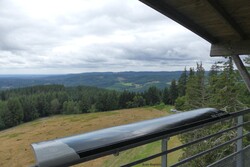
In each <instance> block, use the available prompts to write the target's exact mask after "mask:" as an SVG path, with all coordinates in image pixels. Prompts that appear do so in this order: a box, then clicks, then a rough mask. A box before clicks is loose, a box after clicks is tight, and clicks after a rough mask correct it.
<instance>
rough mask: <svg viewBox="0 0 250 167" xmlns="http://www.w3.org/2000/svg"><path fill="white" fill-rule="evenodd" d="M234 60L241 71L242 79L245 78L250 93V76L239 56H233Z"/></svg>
mask: <svg viewBox="0 0 250 167" xmlns="http://www.w3.org/2000/svg"><path fill="white" fill-rule="evenodd" d="M232 58H233V60H234V63H235V65H236V66H237V68H238V70H239V73H240V75H241V77H242V78H243V80H244V82H245V84H246V86H247V89H248V91H249V92H250V75H249V73H248V71H247V69H246V67H245V66H244V64H243V63H242V61H241V59H240V57H239V55H233V56H232Z"/></svg>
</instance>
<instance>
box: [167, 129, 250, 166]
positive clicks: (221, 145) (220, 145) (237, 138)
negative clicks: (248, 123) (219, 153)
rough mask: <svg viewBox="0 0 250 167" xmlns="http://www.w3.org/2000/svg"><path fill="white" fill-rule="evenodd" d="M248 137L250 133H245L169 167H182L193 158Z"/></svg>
mask: <svg viewBox="0 0 250 167" xmlns="http://www.w3.org/2000/svg"><path fill="white" fill-rule="evenodd" d="M248 135H250V132H248V133H246V134H244V135H242V136H240V137H236V138H234V139H231V140H229V141H226V142H224V143H222V144H219V145H217V146H215V147H213V148H211V149H207V150H205V151H202V152H200V153H198V154H195V155H193V156H190V157H189V158H186V159H184V160H181V161H180V162H178V163H176V164H174V165H172V166H171V167H177V166H180V165H182V164H185V163H186V162H189V161H192V160H193V159H195V158H198V157H200V156H202V155H204V154H207V153H209V152H211V151H214V150H216V149H218V148H220V147H223V146H225V145H227V144H230V143H233V142H234V141H237V140H239V139H242V138H243V137H246V136H248Z"/></svg>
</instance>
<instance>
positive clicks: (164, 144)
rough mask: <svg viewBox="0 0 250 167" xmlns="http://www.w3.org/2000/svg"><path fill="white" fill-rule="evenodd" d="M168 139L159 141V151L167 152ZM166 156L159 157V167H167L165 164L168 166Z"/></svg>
mask: <svg viewBox="0 0 250 167" xmlns="http://www.w3.org/2000/svg"><path fill="white" fill-rule="evenodd" d="M168 139H169V138H165V139H162V141H161V151H162V152H163V151H167V150H168ZM167 161H168V155H167V154H165V155H162V156H161V167H167V164H168V162H167Z"/></svg>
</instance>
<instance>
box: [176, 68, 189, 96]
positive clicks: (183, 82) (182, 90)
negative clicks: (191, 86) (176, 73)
mask: <svg viewBox="0 0 250 167" xmlns="http://www.w3.org/2000/svg"><path fill="white" fill-rule="evenodd" d="M187 78H188V76H187V69H186V67H185V69H184V71H183V72H182V74H181V76H180V78H179V80H178V96H179V97H182V96H185V95H186V87H187Z"/></svg>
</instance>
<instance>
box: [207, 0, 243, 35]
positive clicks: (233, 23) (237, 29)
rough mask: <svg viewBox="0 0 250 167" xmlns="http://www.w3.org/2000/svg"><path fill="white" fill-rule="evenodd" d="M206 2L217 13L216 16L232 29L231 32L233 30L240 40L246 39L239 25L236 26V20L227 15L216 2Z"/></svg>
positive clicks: (211, 0) (214, 0) (213, 0)
mask: <svg viewBox="0 0 250 167" xmlns="http://www.w3.org/2000/svg"><path fill="white" fill-rule="evenodd" d="M207 1H208V3H209V4H210V5H211V6H212V7H213V8H214V9H215V12H217V13H218V15H219V16H221V18H222V19H223V20H224V21H225V23H227V24H228V25H229V26H230V27H231V28H232V30H234V31H235V32H236V33H237V34H238V35H239V36H240V37H241V39H247V35H246V33H245V32H244V31H243V30H242V28H241V27H240V26H239V24H237V22H236V20H235V19H234V18H233V17H231V16H230V15H229V13H228V12H227V11H226V9H225V8H224V7H223V6H222V5H221V4H220V2H219V1H218V0H207Z"/></svg>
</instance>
